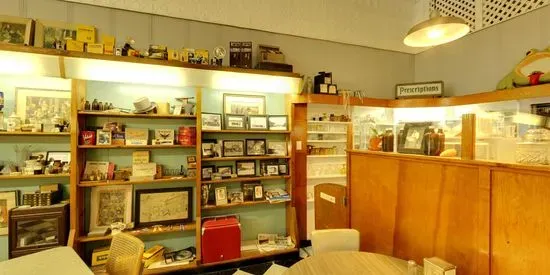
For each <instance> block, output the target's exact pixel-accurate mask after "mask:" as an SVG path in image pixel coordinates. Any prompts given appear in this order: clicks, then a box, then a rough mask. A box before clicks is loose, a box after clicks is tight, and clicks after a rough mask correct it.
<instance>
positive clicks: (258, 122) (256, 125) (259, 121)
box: [248, 115, 269, 130]
mask: <svg viewBox="0 0 550 275" xmlns="http://www.w3.org/2000/svg"><path fill="white" fill-rule="evenodd" d="M268 129H269V126H268V124H267V116H265V115H249V116H248V130H268Z"/></svg>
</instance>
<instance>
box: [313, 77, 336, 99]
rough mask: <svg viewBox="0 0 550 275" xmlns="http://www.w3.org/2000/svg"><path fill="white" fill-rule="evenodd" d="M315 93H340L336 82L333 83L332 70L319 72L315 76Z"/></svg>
mask: <svg viewBox="0 0 550 275" xmlns="http://www.w3.org/2000/svg"><path fill="white" fill-rule="evenodd" d="M313 93H315V94H328V95H338V87H337V86H336V84H334V83H332V73H331V72H319V74H318V75H316V76H315V77H314V78H313Z"/></svg>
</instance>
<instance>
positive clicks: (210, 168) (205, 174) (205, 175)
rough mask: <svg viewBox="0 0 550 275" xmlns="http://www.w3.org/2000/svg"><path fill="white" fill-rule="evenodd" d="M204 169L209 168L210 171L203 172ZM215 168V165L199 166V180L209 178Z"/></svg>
mask: <svg viewBox="0 0 550 275" xmlns="http://www.w3.org/2000/svg"><path fill="white" fill-rule="evenodd" d="M205 170H210V172H208V173H205ZM215 170H216V166H215V165H204V166H202V167H201V180H211V179H212V174H213V173H214V171H215Z"/></svg>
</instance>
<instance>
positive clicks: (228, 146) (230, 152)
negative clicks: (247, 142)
mask: <svg viewBox="0 0 550 275" xmlns="http://www.w3.org/2000/svg"><path fill="white" fill-rule="evenodd" d="M223 156H224V157H240V156H244V140H224V141H223Z"/></svg>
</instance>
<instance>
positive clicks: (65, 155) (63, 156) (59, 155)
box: [46, 151, 71, 163]
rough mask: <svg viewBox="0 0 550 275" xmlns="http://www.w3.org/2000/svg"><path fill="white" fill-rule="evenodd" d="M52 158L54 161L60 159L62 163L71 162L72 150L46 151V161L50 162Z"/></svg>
mask: <svg viewBox="0 0 550 275" xmlns="http://www.w3.org/2000/svg"><path fill="white" fill-rule="evenodd" d="M50 158H53V161H56V160H59V161H61V163H64V162H66V163H71V152H70V151H48V152H47V153H46V163H50V162H53V161H50Z"/></svg>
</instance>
